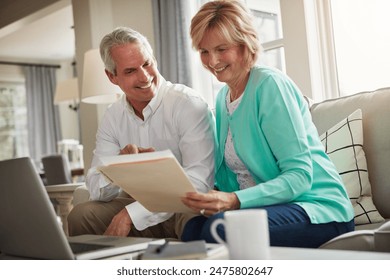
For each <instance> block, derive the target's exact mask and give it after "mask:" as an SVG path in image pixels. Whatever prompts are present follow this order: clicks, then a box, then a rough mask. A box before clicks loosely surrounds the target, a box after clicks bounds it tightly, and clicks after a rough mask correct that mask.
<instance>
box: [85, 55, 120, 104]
mask: <svg viewBox="0 0 390 280" xmlns="http://www.w3.org/2000/svg"><path fill="white" fill-rule="evenodd" d="M104 69H105V68H104V64H103V61H102V60H101V58H100V54H99V50H98V49H92V50H89V51H87V52H86V53H85V54H84V69H83V86H82V91H81V94H82V101H83V102H85V103H92V104H105V103H113V102H115V101H116V100H117V99H118V98H119V96H120V95H122V91H121V89H120V88H119V87H118V86H116V85H114V84H113V83H111V82H110V80H109V79H108V77H107V75H106V73H105V71H104Z"/></svg>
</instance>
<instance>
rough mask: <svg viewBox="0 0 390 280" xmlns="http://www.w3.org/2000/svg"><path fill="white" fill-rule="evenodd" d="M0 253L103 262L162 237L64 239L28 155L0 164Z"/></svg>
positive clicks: (155, 242) (78, 237)
mask: <svg viewBox="0 0 390 280" xmlns="http://www.w3.org/2000/svg"><path fill="white" fill-rule="evenodd" d="M0 180H1V186H0V252H1V254H2V255H3V256H4V255H6V256H15V257H20V258H33V259H57V260H67V259H102V258H103V259H106V258H115V256H123V258H131V257H130V256H131V254H133V253H134V254H136V252H139V251H142V250H145V249H146V248H147V247H148V245H149V244H162V243H164V240H163V239H153V238H138V237H113V236H103V235H80V236H73V237H67V236H66V235H65V233H64V231H63V229H62V226H61V224H60V222H59V219H58V217H57V215H56V213H55V210H54V207H53V205H52V203H51V201H50V198H49V196H48V194H47V192H46V190H45V187H44V185H43V183H42V181H41V179H40V177H39V175H38V173H37V171H36V170H35V167H34V165H33V163H32V161H31V159H30V158H28V157H23V158H16V159H10V160H4V161H0Z"/></svg>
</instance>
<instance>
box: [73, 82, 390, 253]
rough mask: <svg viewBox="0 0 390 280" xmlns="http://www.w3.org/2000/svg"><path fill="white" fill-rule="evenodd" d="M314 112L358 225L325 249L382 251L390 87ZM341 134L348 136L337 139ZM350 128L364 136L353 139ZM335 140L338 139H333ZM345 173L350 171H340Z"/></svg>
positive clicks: (77, 196)
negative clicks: (379, 234) (377, 237)
mask: <svg viewBox="0 0 390 280" xmlns="http://www.w3.org/2000/svg"><path fill="white" fill-rule="evenodd" d="M309 103H310V102H309ZM359 109H360V110H359ZM310 111H311V114H312V119H313V122H314V124H315V125H316V127H317V130H318V133H319V135H321V137H322V138H321V139H322V140H323V143H324V145H325V146H326V148H327V149H328V150H327V152H329V156H330V157H331V159H332V161H333V160H334V162H335V165H336V167H337V169H338V171H339V173H340V174H341V176H342V179H343V181H344V180H345V184H346V185H348V187H349V188H351V189H352V191H351V194H350V193H349V194H350V197H351V202H352V203H353V205H354V210H355V215H356V217H355V222H357V223H356V228H355V231H354V232H352V233H348V234H345V235H341V236H339V237H337V238H335V239H334V240H331V241H329V242H327V243H326V244H324V245H323V246H321V248H324V249H350V250H366V251H372V250H378V248H375V245H374V233H375V232H376V231H377V230H378V229H379V228H380V227H381V226H383V225H385V223H386V222H387V221H390V88H383V89H378V90H376V91H372V92H362V93H357V94H355V95H350V96H346V97H341V98H336V99H331V100H326V101H324V102H320V103H315V104H310ZM354 112H355V113H354ZM353 113H354V114H353ZM351 114H352V115H351ZM348 117H350V119H348ZM337 125H339V126H337ZM331 128H333V131H330V129H331ZM343 129H344V134H343V133H341V135H339V134H340V131H343ZM352 129H355V130H356V131H357V134H359V133H360V134H361V135H357V136H356V135H354V138H351V137H350V135H349V134H350V133H351V130H352ZM345 133H346V134H345ZM335 135H336V140H334V139H333V138H332V137H333V136H335ZM335 142H336V143H335ZM344 142H346V143H344ZM349 142H351V144H350V143H349ZM337 145H343V146H348V147H349V146H350V147H351V148H350V149H346V150H348V152H347V153H340V152H339V151H340V150H343V149H340V148H338V147H337ZM334 150H335V151H336V152H334ZM348 153H349V154H348ZM351 153H352V154H353V160H351ZM356 153H357V154H358V156H359V159H358V160H357V159H356ZM335 154H337V155H336V157H335V158H333V156H334V155H335ZM346 162H348V163H349V164H353V165H358V168H354V170H353V171H354V172H350V169H348V168H349V167H348V166H345V163H346ZM339 165H340V166H339ZM343 168H344V169H345V168H347V171H343V170H339V169H343ZM349 192H350V191H349ZM354 192H356V193H354ZM88 197H89V195H88V191H87V189H86V188H85V187H80V188H78V189H77V190H76V191H75V193H74V204H77V203H80V202H82V201H85V200H87V199H88ZM389 225H390V223H389V224H386V225H385V228H384V230H385V231H388V232H389V238H390V226H389Z"/></svg>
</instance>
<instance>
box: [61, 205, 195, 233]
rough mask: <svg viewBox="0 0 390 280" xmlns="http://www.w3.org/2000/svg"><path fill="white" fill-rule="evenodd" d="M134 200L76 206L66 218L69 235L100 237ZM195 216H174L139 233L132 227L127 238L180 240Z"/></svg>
mask: <svg viewBox="0 0 390 280" xmlns="http://www.w3.org/2000/svg"><path fill="white" fill-rule="evenodd" d="M132 202H134V199H132V198H127V197H117V198H115V199H113V200H111V201H109V202H102V201H88V202H84V203H81V204H78V205H76V206H75V207H74V208H73V209H72V211H71V212H70V214H69V216H68V224H69V235H70V236H75V235H81V234H98V235H102V234H103V233H104V232H105V231H106V229H107V227H108V226H109V224H110V223H111V220H112V218H113V217H114V216H115V215H116V214H117V213H118V212H119V211H121V210H122V209H123V208H125V206H126V205H128V204H130V203H132ZM194 216H196V215H195V214H175V215H173V216H172V217H171V218H170V219H168V220H166V221H165V222H162V223H160V224H158V225H155V226H152V227H149V228H146V229H145V230H142V231H139V230H137V229H136V228H135V227H134V226H132V228H131V230H130V233H129V236H135V237H149V238H174V239H180V237H181V234H182V232H183V229H184V226H185V224H186V223H187V221H188V220H189V219H191V218H192V217H194Z"/></svg>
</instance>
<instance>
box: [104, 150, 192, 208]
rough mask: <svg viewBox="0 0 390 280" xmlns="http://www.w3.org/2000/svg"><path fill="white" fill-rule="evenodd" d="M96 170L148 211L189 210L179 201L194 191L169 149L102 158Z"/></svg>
mask: <svg viewBox="0 0 390 280" xmlns="http://www.w3.org/2000/svg"><path fill="white" fill-rule="evenodd" d="M101 161H102V163H103V166H100V167H98V170H99V171H100V172H101V173H102V174H104V175H105V176H106V177H107V178H108V179H109V180H111V181H112V182H113V184H115V185H117V186H119V187H121V188H122V189H123V190H124V191H125V192H127V193H128V194H129V195H131V196H132V197H133V198H134V199H135V200H137V201H139V202H140V203H141V204H142V205H143V206H144V207H145V208H146V209H148V210H149V211H151V212H175V213H192V212H193V211H192V210H191V209H190V208H188V207H187V206H185V205H184V204H183V203H182V202H181V197H183V196H184V195H185V193H187V192H196V190H195V188H194V187H193V186H192V184H191V182H190V180H189V179H188V177H187V175H186V173H185V172H184V170H183V168H182V167H181V165H180V164H179V162H178V161H177V160H176V158H175V156H174V155H173V154H172V152H171V151H170V150H165V151H159V152H151V153H141V154H129V155H117V156H109V157H102V158H101Z"/></svg>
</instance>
